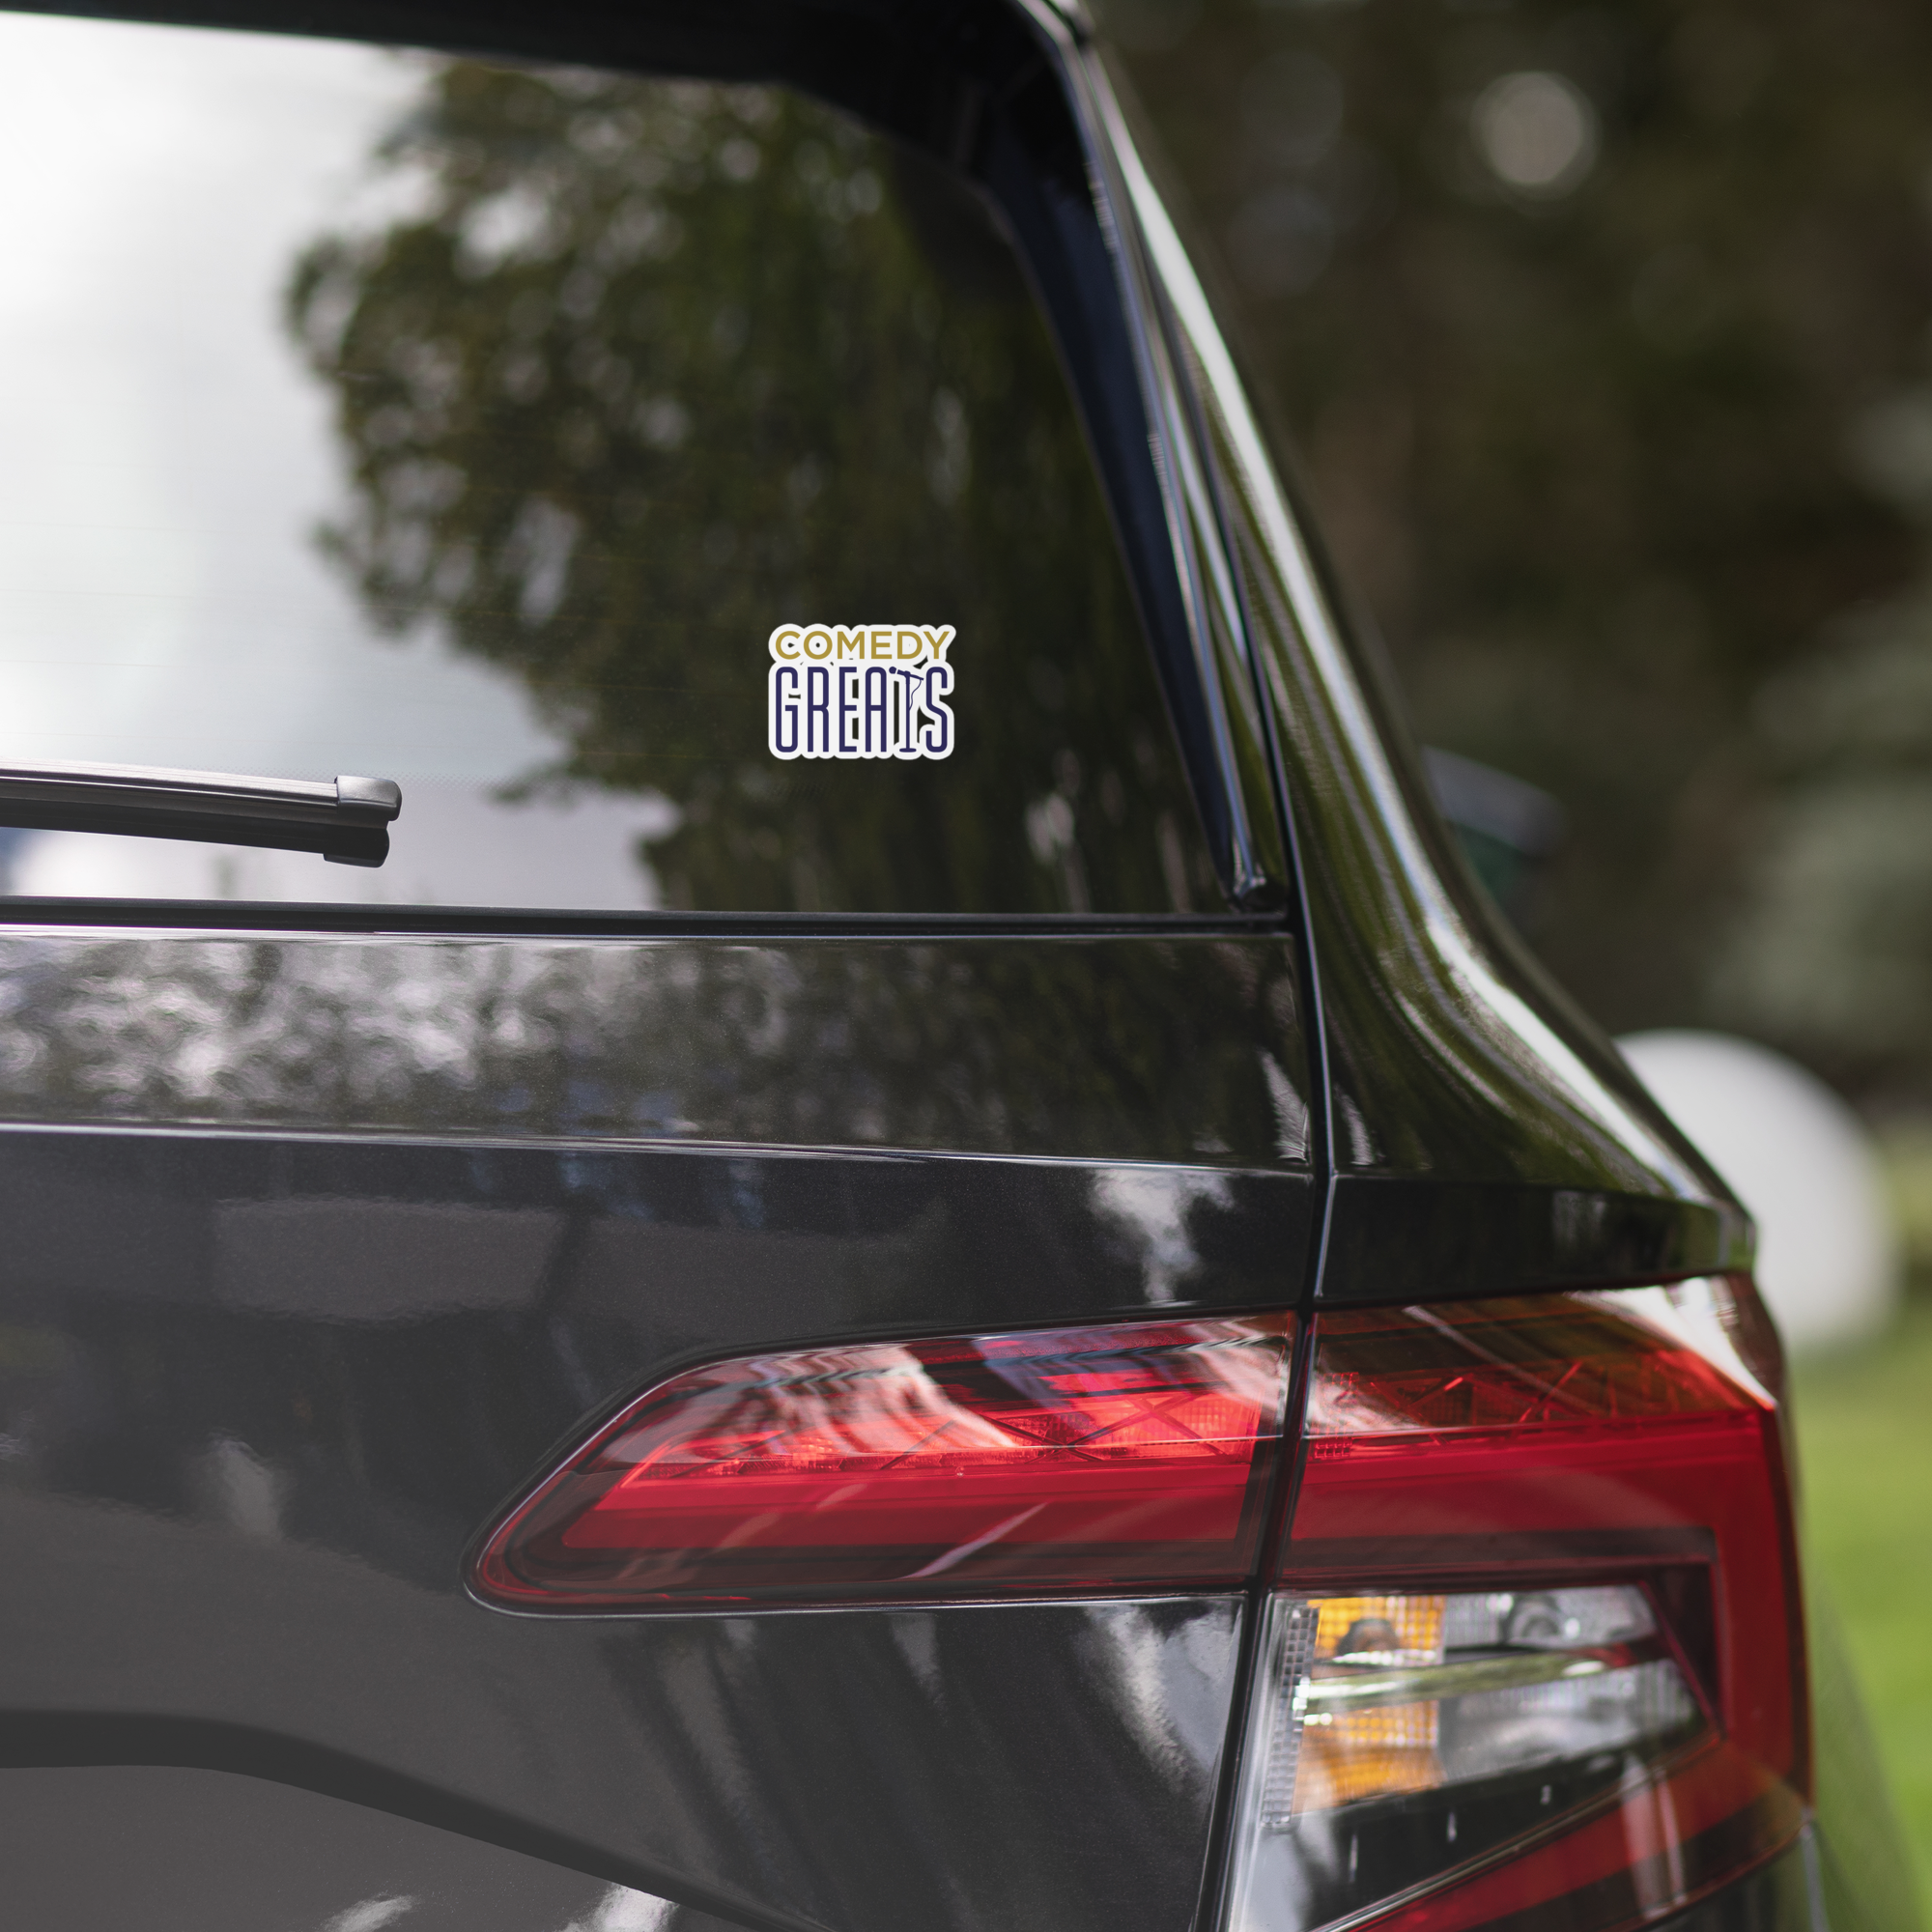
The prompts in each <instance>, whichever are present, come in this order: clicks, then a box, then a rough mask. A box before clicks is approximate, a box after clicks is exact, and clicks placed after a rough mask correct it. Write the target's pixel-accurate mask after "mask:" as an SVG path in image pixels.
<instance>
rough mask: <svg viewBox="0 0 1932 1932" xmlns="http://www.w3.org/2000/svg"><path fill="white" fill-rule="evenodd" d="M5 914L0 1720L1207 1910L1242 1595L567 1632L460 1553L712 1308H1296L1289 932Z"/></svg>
mask: <svg viewBox="0 0 1932 1932" xmlns="http://www.w3.org/2000/svg"><path fill="white" fill-rule="evenodd" d="M6 947H7V948H8V949H11V950H7V951H4V952H0V988H4V992H0V1006H4V1007H5V1009H6V1013H7V1017H6V1020H5V1021H4V1022H0V1033H4V1036H5V1037H4V1042H0V1060H4V1062H5V1065H6V1066H7V1068H8V1069H9V1071H8V1072H7V1073H6V1074H5V1075H4V1076H0V1078H3V1079H4V1083H5V1085H4V1101H0V1104H4V1106H5V1109H6V1111H7V1112H8V1113H10V1114H11V1115H13V1116H14V1120H15V1122H17V1124H15V1125H14V1126H13V1127H12V1128H11V1129H9V1130H7V1131H6V1132H4V1134H0V1226H4V1227H5V1228H6V1229H7V1235H8V1238H7V1241H6V1244H5V1247H4V1249H0V1448H4V1455H0V1547H5V1548H7V1549H8V1551H9V1555H10V1564H9V1581H8V1583H7V1584H6V1586H5V1587H0V1647H4V1649H5V1651H6V1654H7V1656H8V1657H9V1658H11V1659H12V1660H13V1662H12V1663H11V1664H0V1709H4V1710H5V1712H6V1713H7V1716H6V1717H5V1718H4V1719H0V1757H5V1758H7V1759H9V1760H10V1761H12V1762H14V1763H16V1764H20V1763H28V1762H39V1763H49V1764H62V1763H86V1762H113V1763H129V1762H131V1763H188V1764H195V1765H202V1766H205V1767H208V1768H212V1769H220V1770H227V1771H234V1772H242V1773H247V1774H249V1775H252V1776H259V1777H267V1778H270V1779H276V1780H280V1781H283V1782H289V1783H294V1784H298V1785H302V1786H305V1787H307V1788H310V1789H314V1790H319V1791H322V1792H325V1793H327V1794H330V1795H334V1796H338V1797H343V1798H350V1799H355V1800H357V1801H359V1802H362V1803H366V1804H374V1805H377V1806H379V1807H380V1808H383V1809H384V1810H387V1811H390V1812H394V1813H397V1814H399V1815H403V1816H409V1817H413V1818H417V1819H419V1820H422V1821H424V1822H427V1823H433V1824H437V1825H440V1826H442V1827H444V1828H445V1829H449V1830H454V1831H458V1832H468V1833H473V1834H475V1835H477V1836H478V1837H480V1838H482V1839H485V1840H487V1841H489V1842H491V1843H494V1844H497V1845H502V1846H508V1847H512V1848H518V1849H521V1850H523V1851H526V1852H527V1853H529V1854H530V1855H532V1856H537V1857H544V1858H548V1859H550V1860H552V1861H557V1862H561V1863H564V1864H567V1865H569V1866H571V1867H574V1868H575V1869H577V1870H579V1871H582V1872H587V1873H590V1874H593V1875H595V1876H598V1877H601V1878H605V1879H608V1880H610V1881H611V1882H612V1883H620V1884H628V1885H632V1886H637V1887H640V1888H642V1889H646V1890H650V1891H654V1892H660V1893H663V1894H665V1895H667V1896H670V1897H675V1898H681V1899H685V1900H688V1901H692V1902H695V1903H696V1904H698V1905H700V1906H707V1907H710V1908H713V1909H721V1910H727V1911H728V1912H729V1913H730V1914H731V1915H732V1916H734V1917H736V1918H740V1919H743V1920H744V1921H745V1922H747V1923H754V1924H758V1923H764V1924H781V1923H782V1924H798V1923H804V1922H809V1921H810V1922H819V1923H825V1924H833V1925H838V1926H841V1927H848V1926H849V1927H865V1926H875V1925H876V1926H879V1927H881V1928H884V1927H889V1926H894V1925H901V1924H904V1923H906V1922H918V1923H922V1924H930V1925H948V1924H951V1925H960V1926H980V1925H984V1926H996V1925H997V1926H1017V1925H1038V1926H1040V1927H1042V1928H1044V1927H1047V1926H1053V1927H1056V1928H1066V1927H1077V1926H1080V1925H1083V1924H1092V1925H1094V1926H1095V1927H1099V1926H1101V1925H1103V1924H1107V1925H1111V1924H1114V1923H1118V1922H1120V1915H1121V1913H1122V1910H1123V1909H1125V1908H1126V1906H1127V1904H1128V1903H1131V1904H1132V1906H1133V1909H1134V1910H1135V1911H1144V1912H1150V1913H1152V1914H1153V1915H1154V1916H1152V1917H1150V1918H1140V1919H1137V1920H1136V1922H1145V1923H1150V1924H1155V1923H1158V1924H1170V1925H1173V1926H1176V1927H1177V1928H1178V1927H1180V1926H1184V1925H1185V1924H1186V1923H1187V1922H1188V1917H1189V1914H1190V1912H1191V1910H1192V1904H1193V1898H1194V1892H1195V1888H1196V1887H1197V1885H1198V1883H1199V1871H1200V1864H1201V1859H1202V1854H1203V1849H1204V1845H1205V1839H1206V1833H1207V1825H1208V1806H1209V1804H1210V1801H1211V1795H1212V1792H1213V1789H1214V1783H1215V1776H1216V1767H1217V1761H1218V1753H1219V1751H1220V1748H1221V1741H1222V1737H1223V1734H1224V1731H1225V1723H1226V1716H1227V1711H1228V1700H1229V1697H1230V1695H1231V1691H1232V1685H1233V1678H1234V1669H1235V1640H1236V1608H1235V1605H1234V1604H1233V1602H1232V1601H1216V1602H1213V1603H1203V1602H1199V1601H1190V1602H1178V1603H1170V1604H1167V1605H1143V1606H1140V1607H1134V1606H1131V1605H1104V1606H1093V1605H1080V1606H1076V1605H1060V1606H1036V1607H1000V1608H993V1609H985V1610H968V1609H958V1610H936V1611H932V1612H924V1613H919V1614H916V1615H915V1614H911V1613H903V1612H898V1613H891V1614H888V1613H884V1612H877V1613H872V1612H867V1613H845V1614H842V1615H827V1616H801V1615H780V1616H765V1617H753V1618H741V1619H733V1620H725V1621H719V1620H716V1619H671V1620H657V1621H654V1622H652V1623H650V1624H648V1625H646V1624H638V1623H631V1622H626V1621H624V1620H615V1621H611V1622H597V1623H585V1624H582V1625H580V1626H575V1627H573V1629H572V1630H571V1631H566V1630H564V1629H563V1628H562V1627H561V1626H559V1625H558V1624H556V1623H554V1622H552V1621H546V1620H535V1619H523V1618H512V1617H506V1616H503V1615H501V1614H499V1613H497V1612H494V1611H491V1610H487V1609H484V1608H482V1607H481V1606H479V1605H475V1604H474V1603H472V1602H470V1601H469V1599H468V1598H467V1597H466V1596H465V1595H464V1594H463V1592H462V1589H461V1584H460V1565H461V1558H462V1553H463V1549H464V1547H465V1545H466V1544H467V1543H468V1541H469V1538H470V1537H471V1536H473V1534H474V1533H475V1532H476V1530H477V1529H478V1528H479V1527H480V1526H481V1524H482V1523H483V1521H484V1520H486V1519H487V1518H488V1517H489V1516H490V1515H491V1514H492V1513H493V1512H494V1511H495V1509H496V1508H497V1506H498V1504H499V1503H500V1502H501V1500H502V1499H503V1497H504V1495H505V1493H506V1492H508V1491H510V1490H512V1489H514V1488H516V1487H518V1486H520V1485H521V1484H523V1483H524V1482H526V1481H527V1480H528V1478H529V1476H530V1475H531V1474H532V1473H533V1471H534V1470H535V1469H537V1468H538V1467H540V1466H542V1464H543V1463H544V1462H545V1460H546V1459H547V1458H548V1457H549V1456H550V1455H551V1454H552V1453H553V1452H554V1450H555V1449H556V1448H557V1446H558V1445H559V1444H560V1443H562V1442H563V1441H565V1440H567V1439H570V1438H573V1437H575V1436H577V1435H581V1434H582V1431H583V1430H584V1429H585V1428H586V1427H587V1426H588V1424H589V1423H590V1422H591V1421H592V1420H593V1419H594V1418H595V1417H596V1416H597V1415H598V1414H599V1413H600V1412H601V1411H603V1410H604V1409H606V1408H608V1407H609V1406H611V1405H612V1404H613V1403H615V1402H617V1401H619V1400H621V1399H623V1398H625V1397H627V1396H629V1395H630V1394H632V1393H635V1392H636V1391H637V1390H638V1389H639V1388H640V1387H642V1386H645V1385H647V1384H648V1383H649V1382H651V1381H653V1380H656V1379H658V1378H660V1377H662V1376H663V1375H664V1374H666V1373H668V1371H670V1370H672V1369H674V1368H675V1367H677V1366H680V1365H682V1364H684V1363H687V1362H690V1361H693V1360H696V1359H699V1358H702V1357H704V1356H706V1355H712V1354H718V1353H725V1352H730V1351H733V1350H742V1349H747V1348H753V1347H757V1346H761V1345H766V1344H771V1343H776V1342H783V1341H789V1340H806V1339H810V1338H817V1337H824V1336H827V1335H849V1334H858V1333H908V1332H919V1331H931V1330H958V1329H962V1328H967V1329H970V1328H981V1329H997V1328H1003V1327H1012V1326H1024V1325H1031V1324H1044V1323H1063V1322H1076V1321H1089V1320H1093V1319H1095V1318H1100V1317H1105V1316H1109V1315H1125V1314H1145V1313H1146V1312H1148V1311H1149V1310H1158V1309H1164V1308H1177V1309H1178V1308H1184V1307H1196V1306H1198V1307H1210V1306H1211V1307H1232V1306H1254V1305H1269V1304H1272V1305H1280V1304H1282V1303H1285V1302H1293V1301H1294V1300H1296V1299H1298V1298H1299V1296H1300V1295H1301V1293H1302V1291H1303V1289H1304V1288H1305V1286H1306V1278H1307V1274H1306V1271H1307V1266H1308V1261H1309V1257H1310V1254H1311V1252H1312V1247H1313V1243H1312V1239H1311V1236H1312V1229H1313V1218H1314V1217H1313V1208H1314V1193H1315V1189H1314V1180H1313V1175H1312V1172H1311V1170H1310V1167H1309V1164H1308V1162H1307V1159H1306V1155H1305V1141H1306V1133H1305V1125H1304V1122H1305V1116H1306V1102H1305V1099H1304V1098H1303V1097H1302V1095H1301V1094H1300V1093H1299V1092H1297V1090H1296V1088H1295V1086H1294V1081H1295V1080H1296V1079H1297V1078H1298V1079H1299V1080H1301V1081H1302V1082H1303V1083H1304V1084H1305V1080H1306V1072H1305V1067H1304V1065H1303V1062H1302V1059H1301V1056H1300V1048H1299V1036H1298V1030H1297V1026H1296V1019H1297V1015H1296V1010H1295V1003H1294V999H1293V967H1292V961H1291V959H1290V957H1289V955H1288V953H1287V951H1286V949H1285V948H1284V947H1283V946H1282V944H1281V942H1280V941H1279V940H1277V939H1271V938H1270V939H1263V938H1258V937H1248V938H1232V937H1226V936H1195V937H1191V938H1190V937H1184V936H1181V935H1177V934H1171V933H1170V934H1168V935H1165V937H1164V938H1163V939H1162V940H1161V941H1160V942H1159V943H1158V944H1154V943H1150V942H1148V941H1141V942H1137V943H1134V944H1128V943H1127V942H1124V941H1121V940H1100V941H1093V942H1079V941H1071V940H1054V941H1045V942H1035V943H1034V944H1032V945H1030V946H1022V945H1018V944H1016V943H1013V942H1010V941H1007V942H1000V941H985V940H982V941H972V942H964V941H961V942H952V943H939V942H931V943H925V944H921V945H905V944H899V945H894V944H891V943H887V942H883V941H872V942H867V943H864V944H860V943H856V942H837V941H825V940H821V941H801V942H797V943H795V944H793V945H791V946H789V947H780V946H773V945H769V944H768V945H765V946H753V945H747V944H735V945H731V944H726V945H704V944H700V943H696V942H689V941H659V942H625V941H614V940H613V941H603V942H583V941H535V940H516V939H508V938H495V939H480V938H479V939H474V940H470V941H463V942H459V941H456V940H453V939H448V938H442V939H429V938H423V939H418V940H413V941H397V940H389V941H374V940H363V941H352V940H344V939H337V938H320V937H318V938H310V939H293V938H288V937H278V938H273V939H270V938H266V937H258V938H255V939H248V940H242V939H236V938H233V937H228V936H221V937H195V936H190V935H181V936H174V937H163V936H156V935H144V936H140V937H129V936H126V935H120V936H113V935H84V934H78V933H72V932H67V933H58V934H45V935H23V936H18V937H15V938H14V939H12V940H10V941H8V942H6ZM1180 1061H1184V1062H1185V1063H1186V1065H1188V1067H1189V1069H1190V1071H1189V1074H1188V1077H1187V1078H1184V1079H1181V1080H1179V1081H1175V1080H1165V1081H1164V1080H1163V1079H1162V1078H1161V1072H1162V1069H1164V1068H1166V1067H1170V1066H1172V1065H1176V1064H1178V1062H1180ZM1291 1069H1293V1072H1291ZM130 1073H131V1074H132V1075H133V1078H132V1079H131V1080H130V1079H129V1078H128V1076H129V1074H130ZM640 1110H641V1113H640ZM36 1115H38V1116H39V1117H40V1118H42V1119H43V1120H50V1121H59V1122H63V1123H64V1124H62V1125H60V1126H49V1127H36V1126H33V1125H30V1124H27V1122H29V1121H30V1120H32V1119H33V1117H35V1116H36ZM426 1124H429V1125H434V1126H435V1127H437V1128H439V1129H440V1133H441V1138H440V1139H431V1138H427V1137H426V1136H425V1134H424V1132H423V1130H422V1129H423V1127H424V1125H426ZM412 1125H413V1126H414V1128H415V1131H413V1132H412V1131H410V1128H411V1126H412ZM506 1128H509V1129H513V1130H518V1131H515V1132H514V1134H512V1133H509V1132H506V1131H505V1129H506ZM640 1128H642V1129H644V1130H645V1132H646V1133H648V1138H646V1137H644V1134H640V1131H639V1130H640ZM650 1129H655V1130H656V1131H655V1132H654V1133H649V1130H650ZM679 1134H685V1135H690V1136H692V1137H693V1138H692V1140H691V1141H690V1142H687V1143H686V1144H684V1145H678V1144H677V1142H676V1139H675V1136H677V1135H679ZM787 1139H789V1140H791V1141H792V1142H793V1143H794V1145H793V1146H792V1147H790V1148H787V1147H785V1146H783V1145H781V1143H782V1142H784V1141H785V1140H787ZM752 1141H756V1142H758V1143H760V1144H756V1145H748V1144H747V1143H748V1142H752ZM840 1141H843V1142H845V1143H847V1144H848V1145H850V1144H852V1143H860V1144H862V1145H863V1144H864V1143H865V1142H867V1141H872V1142H875V1143H876V1142H895V1143H896V1144H897V1146H898V1147H899V1149H901V1150H904V1149H908V1148H910V1149H918V1148H920V1147H921V1146H922V1145H923V1146H924V1147H927V1148H942V1149H945V1150H946V1151H943V1152H942V1151H844V1152H840V1151H828V1148H827V1144H830V1143H838V1142H840ZM775 1143H778V1144H775ZM812 1143H816V1144H817V1145H816V1146H815V1147H814V1146H812V1145H811V1144H812ZM1046 1147H1052V1148H1057V1149H1060V1150H1064V1151H1066V1150H1070V1151H1078V1150H1083V1149H1084V1150H1089V1151H1090V1154H1089V1157H1087V1158H1067V1157H1064V1156H1063V1157H1061V1158H1045V1157H1042V1156H1041V1155H1040V1154H1039V1152H1038V1151H1037V1150H1039V1149H1041V1148H1046ZM1173 1659H1179V1660H1181V1662H1172V1660H1173ZM1163 1660H1168V1661H1165V1662H1164V1661H1163ZM1177 1671H1179V1673H1180V1674H1179V1678H1176V1677H1175V1672H1177ZM1150 1673H1151V1675H1150ZM1170 1679H1173V1680H1174V1682H1173V1683H1172V1684H1170ZM1150 1685H1160V1686H1166V1687H1168V1688H1166V1689H1163V1690H1161V1691H1160V1694H1159V1695H1158V1696H1152V1695H1151V1694H1150V1692H1149V1690H1148V1687H1149V1686H1150ZM1177 1699H1178V1701H1177ZM1190 1700H1191V1701H1190ZM1190 1712H1191V1713H1192V1716H1185V1715H1184V1714H1186V1713H1190ZM1178 1713H1179V1714H1182V1715H1180V1716H1178V1715H1177V1714H1178ZM1183 1717H1184V1720H1185V1723H1186V1724H1187V1726H1188V1729H1187V1736H1186V1740H1185V1741H1184V1746H1185V1747H1184V1748H1183V1744H1182V1743H1181V1742H1177V1739H1176V1737H1175V1735H1173V1734H1172V1731H1173V1726H1174V1725H1175V1724H1176V1723H1179V1722H1181V1721H1183ZM1136 1726H1138V1727H1139V1728H1138V1729H1137V1728H1136ZM808 1739H809V1740H810V1741H812V1742H811V1746H810V1750H808V1751H802V1750H801V1748H800V1741H801V1740H808ZM1123 1820H1124V1821H1127V1824H1126V1829H1127V1833H1128V1836H1129V1837H1130V1838H1131V1840H1132V1849H1131V1851H1129V1852H1125V1853H1123V1851H1122V1840H1121V1832H1122V1821H1123ZM882 1833H883V1836H882ZM988 1834H990V1835H988ZM969 1854H970V1856H969Z"/></svg>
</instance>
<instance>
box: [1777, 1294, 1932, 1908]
mask: <svg viewBox="0 0 1932 1932" xmlns="http://www.w3.org/2000/svg"><path fill="white" fill-rule="evenodd" d="M1793 1383H1794V1395H1795V1402H1794V1406H1795V1411H1796V1414H1797V1418H1798V1460H1799V1483H1800V1516H1801V1520H1802V1523H1803V1526H1804V1541H1805V1549H1806V1554H1807V1558H1808V1561H1809V1562H1810V1564H1811V1565H1812V1567H1813V1569H1814V1571H1815V1572H1816V1574H1817V1575H1818V1577H1820V1578H1822V1580H1823V1583H1824V1585H1825V1588H1826V1590H1827V1591H1828V1592H1829V1594H1830V1596H1831V1598H1832V1600H1833V1604H1834V1605H1835V1606H1836V1609H1837V1612H1838V1617H1839V1620H1840V1622H1841V1623H1842V1625H1843V1627H1844V1632H1845V1635H1846V1638H1847V1641H1848V1645H1849V1648H1850V1651H1851V1655H1852V1662H1853V1664H1854V1667H1855V1668H1856V1669H1857V1671H1858V1674H1859V1678H1860V1680H1861V1684H1862V1685H1863V1688H1864V1693H1865V1704H1866V1710H1867V1713H1868V1715H1869V1717H1870V1719H1871V1722H1872V1727H1873V1729H1874V1730H1875V1732H1876V1733H1877V1736H1878V1744H1879V1751H1880V1754H1881V1755H1882V1757H1883V1758H1884V1759H1885V1763H1886V1769H1887V1771H1888V1773H1889V1776H1890V1781H1891V1788H1892V1796H1893V1798H1894V1800H1895V1801H1896V1803H1897V1805H1898V1809H1899V1813H1900V1816H1901V1818H1902V1819H1903V1822H1904V1825H1905V1828H1906V1831H1907V1833H1908V1834H1909V1836H1910V1838H1911V1841H1912V1852H1913V1857H1914V1861H1915V1863H1916V1865H1917V1868H1918V1889H1919V1896H1920V1897H1921V1898H1926V1899H1932V1296H1925V1295H1914V1296H1913V1297H1911V1298H1910V1299H1909V1300H1908V1302H1907V1304H1906V1308H1905V1312H1904V1315H1903V1316H1902V1318H1901V1319H1900V1321H1899V1322H1898V1323H1897V1325H1896V1326H1895V1327H1894V1328H1893V1329H1892V1330H1891V1332H1890V1333H1889V1334H1888V1335H1887V1336H1886V1337H1885V1338H1884V1340H1883V1341H1880V1342H1877V1343H1872V1344H1868V1345H1866V1346H1864V1347H1861V1348H1860V1349H1857V1350H1846V1351H1844V1352H1842V1353H1837V1354H1831V1355H1822V1356H1816V1357H1812V1358H1809V1359H1806V1360H1804V1361H1801V1362H1799V1363H1798V1364H1797V1365H1796V1368H1795V1372H1794V1375H1793Z"/></svg>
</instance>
